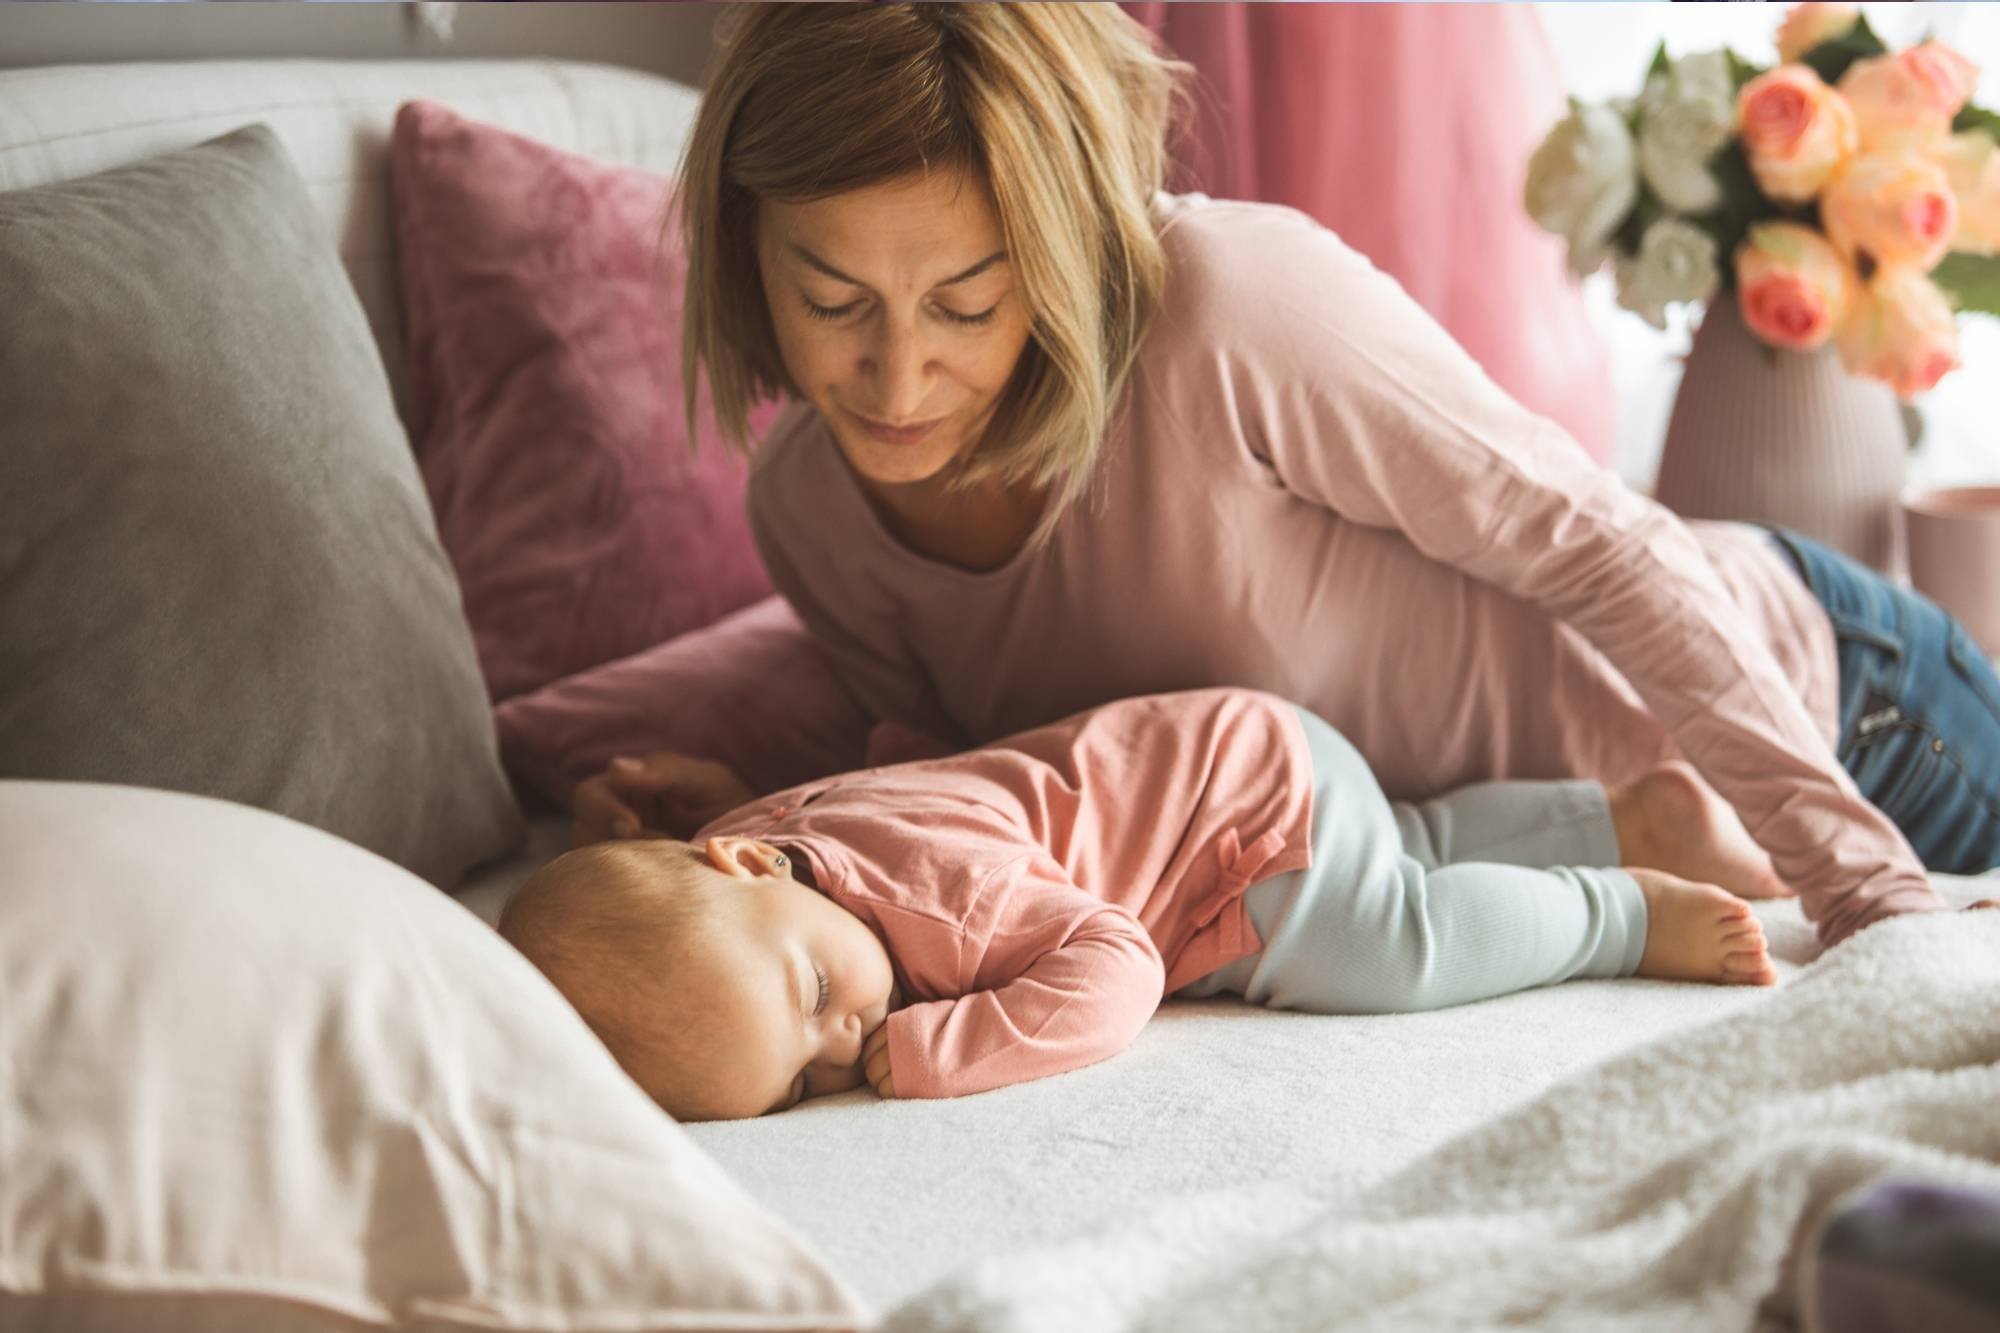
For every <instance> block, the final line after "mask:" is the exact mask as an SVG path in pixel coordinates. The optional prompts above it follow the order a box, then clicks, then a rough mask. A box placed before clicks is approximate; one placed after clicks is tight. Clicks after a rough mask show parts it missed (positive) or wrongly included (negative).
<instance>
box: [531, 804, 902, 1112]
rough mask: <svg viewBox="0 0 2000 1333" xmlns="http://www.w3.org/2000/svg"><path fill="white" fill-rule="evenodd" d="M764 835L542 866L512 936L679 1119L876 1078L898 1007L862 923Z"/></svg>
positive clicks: (642, 846)
mask: <svg viewBox="0 0 2000 1333" xmlns="http://www.w3.org/2000/svg"><path fill="white" fill-rule="evenodd" d="M792 869H793V866H792V861H791V858H789V857H787V856H786V855H784V854H783V853H782V852H780V851H779V850H778V849H777V848H776V847H773V846H772V845H771V844H769V843H766V842H759V841H757V840H755V839H753V838H738V837H726V838H710V839H709V840H708V842H707V844H706V845H705V846H702V847H695V846H693V845H691V844H689V843H685V842H673V841H669V840H666V839H647V840H642V841H621V842H600V843H594V844H592V845H590V846H588V847H580V848H578V849H577V850H575V851H573V852H570V853H568V854H567V855H564V856H561V857H558V858H557V859H556V860H554V861H552V862H550V863H549V864H548V865H547V866H544V867H543V868H542V869H541V870H539V871H537V872H536V873H535V874H534V875H533V876H532V877H531V878H530V879H529V880H528V881H527V882H526V883H525V884H523V885H522V886H521V887H520V889H519V890H518V891H517V892H516V893H515V894H514V896H513V898H512V899H510V900H509V901H508V903H507V907H506V910H505V911H504V912H502V913H501V915H500V933H501V934H502V935H504V936H505V937H506V938H507V939H508V941H509V942H510V943H512V944H513V945H514V947H516V948H517V949H519V950H520V951H521V952H522V953H524V954H526V955H527V957H528V959H529V961H531V962H532V963H534V964H535V966H536V967H539V968H540V969H541V970H542V972H543V973H544V974H546V975H547V976H548V978H549V979H550V980H551V981H553V982H554V983H555V984H556V988H557V989H558V990H560V991H562V993H563V994H564V995H565V996H566V997H568V999H569V1001H570V1003H571V1004H573V1005H574V1006H576V1010H577V1012H578V1013H580V1014H581V1015H583V1019H584V1021H585V1022H586V1023H588V1024H589V1025H590V1027H591V1029H592V1030H593V1031H594V1032H596V1033H597V1035H598V1036H599V1037H600V1038H601V1039H602V1040H603V1041H604V1044H605V1045H606V1046H608V1047H610V1049H611V1053H612V1054H613V1055H615V1056H616V1057H618V1062H619V1063H620V1064H621V1065H623V1066H624V1067H625V1070H626V1072H627V1073H629V1074H631V1075H632V1077H633V1078H634V1079H635V1080H636V1081H637V1082H638V1084H639V1086H640V1087H642V1088H644V1089H645V1090H646V1091H647V1093H648V1094H650V1095H651V1096H652V1098H653V1100H655V1101H657V1102H658V1103H659V1104H660V1105H661V1106H662V1107H663V1108H665V1109H666V1111H667V1112H668V1113H669V1114H670V1115H672V1116H673V1117H674V1118H675V1119H677V1120H732V1119H740V1118H743V1117H747V1116H755V1115H762V1114H764V1113H765V1112H766V1111H778V1110H783V1109H784V1108H785V1107H787V1106H790V1105H792V1104H793V1103H794V1102H797V1101H798V1100H800V1099H801V1098H803V1097H815V1096H818V1095H820V1094H822V1093H829V1092H842V1091H845V1090H846V1089H848V1088H857V1087H860V1086H861V1085H862V1082H863V1078H862V1074H861V1045H862V1043H863V1042H864V1041H865V1040H866V1039H867V1037H868V1036H869V1034H870V1033H872V1032H873V1031H874V1030H875V1029H876V1028H877V1027H879V1026H880V1025H881V1024H882V1021H883V1020H884V1019H885V1018H887V1017H888V1014H889V1010H890V1009H891V1008H893V1007H894V1004H895V994H894V991H895V983H894V977H893V975H892V973H891V971H890V966H889V955H888V951H887V950H885V949H884V948H883V947H882V942H881V941H880V940H879V939H877V938H876V937H875V933H874V932H873V931H871V930H870V929H869V928H868V927H867V926H866V925H865V924H863V923H862V921H861V920H860V918H858V917H856V916H855V915H854V914H853V913H851V912H849V911H847V910H846V909H845V908H843V907H841V906H839V905H838V904H836V903H834V902H833V901H832V900H831V899H829V898H828V897H826V896H825V895H824V894H822V893H820V892H818V891H817V890H815V889H813V888H810V887H808V886H807V885H805V884H801V883H800V882H799V881H798V880H796V879H794V878H793V877H792Z"/></svg>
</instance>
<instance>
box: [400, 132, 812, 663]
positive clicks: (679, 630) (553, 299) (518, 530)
mask: <svg viewBox="0 0 2000 1333" xmlns="http://www.w3.org/2000/svg"><path fill="white" fill-rule="evenodd" d="M390 163H391V184H392V186H393V189H394V197H395V214H396V239H397V245H398V250H399V262H400V264H401V271H402V287H403V302H404V309H405V312H406V315H407V320H408V341H409V354H410V362H409V371H410V384H409V387H410V396H409V413H410V421H409V425H410V434H411V438H412V440H413V442H414V445H415V448H416V451H417V458H418V462H419V463H420V465H421V467H422V470H423V476H424V483H425V485H426V487H427V488H428V489H429V491H430V497H431V505H432V508H433V510H434V511H435V513H436V515H437V524H438V532H439V535H440V537H441V538H442V539H443V542H444V548H445V551H446V552H447V553H448V554H449V556H450V557H451V562H452V565H453V567H454V568H455V569H456V571H457V573H458V581H459V586H460V587H461V588H462V589H463V591H464V596H465V611H466V617H467V619H468V620H470V621H471V623H472V632H473V638H474V640H475V642H476V644H477V647H478V652H479V662H480V666H481V669H482V670H483V671H484V673H485V677H486V683H487V686H488V689H489V691H490V693H491V694H492V697H493V698H494V699H495V700H501V699H506V698H508V697H510V696H513V695H516V694H520V693H522V692H524V691H527V690H532V689H535V688H537V687H538V686H541V685H544V684H547V683H548V682H549V681H552V680H555V679H558V678H560V677H563V676H567V675H570V674H571V673H573V672H576V671H580V670H582V669H584V668H586V667H591V666H596V665H597V664H599V663H601V662H608V661H611V660H612V659H614V658H621V657H625V656H627V655H629V654H631V653H635V652H638V651H639V650H641V649H644V648H648V647H651V646H652V645H654V644H656V643H660V642H662V641H663V640H666V639H671V638H673V637H674V636H675V635H677V634H683V633H686V632H687V631H688V630H691V629H697V628H699V627H700V626H703V625H706V624H708V623H710V622H711V621H713V620H715V619H716V618H718V617H719V616H722V615H724V614H726V613H728V612H730V611H733V610H735V609H737V608H738V607H741V606H745V605H747V604H748V603H751V602H754V601H756V600H757V599H759V598H761V597H763V596H765V595H766V594H767V593H769V592H770V590H771V585H770V582H769V580H768V579H767V578H766V577H765V574H764V570H763V566H762V564H761V563H760V562H759V560H758V558H757V553H756V549H755V547H754V546H753V545H752V543H751V539H750V529H749V523H748V521H747V519H746V518H745V515H744V510H743V493H744V475H745V464H744V461H743V459H742V458H741V456H740V455H738V454H736V453H735V452H734V451H732V450H730V449H729V448H727V447H726V446H725V445H724V444H723V443H722V440H721V436H720V433H719V432H718V431H717V430H716V428H715V426H714V422H713V418H712V416H711V415H710V413H709V412H708V410H707V408H706V407H705V406H704V408H703V410H702V413H701V415H700V418H699V422H698V426H697V429H696V432H695V437H694V439H693V440H692V441H690V439H689V438H688V432H687V427H686V422H685V418H684V414H683V410H682V394H681V374H680V319H681V304H682V297H683V292H684V290H685V286H686V265H685V262H684V259H683V257H682V255H681V253H680V250H679V248H678V240H677V235H676V233H675V231H674V230H673V229H671V228H668V227H666V226H665V225H664V224H665V221H666V216H667V214H666V209H667V202H668V197H669V191H670V189H671V186H672V182H671V181H670V180H669V179H668V178H667V177H664V176H660V175H656V174H654V173H652V172H646V171H639V170H636V169H632V168H627V167H619V166H613V165H608V164H605V163H601V162H594V161H591V160H590V159H588V158H583V157H578V156H576V155H575V154H572V153H566V152H562V151H560V150H558V149H554V148H550V147H548V146H546V145H544V144H540V143H537V142H535V141H534V140H532V139H526V138H522V137H521V136H520V135H517V134H511V133H508V132H507V131H504V130H501V129H497V128H495V127H493V126H490V125H484V124H481V123H479V122H477V121H473V120H468V119H466V118H465V117H463V116H461V115H459V114H457V113H456V112H454V111H452V110H451V109H449V108H448V107H444V106H441V105H438V104H437V103H434V102H412V103H409V104H408V105H406V106H404V107H403V108H402V109H401V110H400V111H399V112H398V113H397V116H396V126H395V134H394V141H393V144H392V149H391V154H390ZM775 415H776V407H775V405H770V406H766V407H765V408H764V409H763V410H762V411H761V412H760V413H759V414H758V415H757V416H755V417H754V418H753V420H752V422H751V426H752V428H753V429H755V430H762V429H763V428H764V426H766V425H768V424H769V421H770V420H771V418H772V417H774V416H775ZM691 446H692V447H691Z"/></svg>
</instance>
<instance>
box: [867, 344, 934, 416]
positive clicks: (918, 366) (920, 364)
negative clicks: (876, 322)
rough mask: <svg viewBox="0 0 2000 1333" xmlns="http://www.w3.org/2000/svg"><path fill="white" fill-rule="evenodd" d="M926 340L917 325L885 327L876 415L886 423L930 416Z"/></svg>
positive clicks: (878, 356)
mask: <svg viewBox="0 0 2000 1333" xmlns="http://www.w3.org/2000/svg"><path fill="white" fill-rule="evenodd" d="M925 356H926V352H925V349H924V346H923V341H922V339H921V338H919V337H918V336H917V332H916V330H914V329H908V328H885V329H884V330H883V333H882V336H881V339H880V340H879V341H878V342H877V344H876V347H875V357H874V360H875V366H874V371H875V379H876V403H875V419H876V420H878V421H880V422H881V423H882V424H884V425H886V426H913V425H916V424H917V423H918V422H920V421H924V420H927V419H928V418H927V417H926V405H925V402H924V399H925V396H926V395H927V393H928V390H927V389H926V387H925V382H924V381H925V375H924V359H925Z"/></svg>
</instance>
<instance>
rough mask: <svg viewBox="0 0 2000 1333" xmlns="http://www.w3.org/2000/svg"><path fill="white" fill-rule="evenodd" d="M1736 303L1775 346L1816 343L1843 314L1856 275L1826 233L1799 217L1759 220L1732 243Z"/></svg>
mask: <svg viewBox="0 0 2000 1333" xmlns="http://www.w3.org/2000/svg"><path fill="white" fill-rule="evenodd" d="M1735 262H1736V304H1737V308H1738V309H1740V310H1741V311H1742V312H1743V322H1744V324H1746V325H1748V326H1749V329H1750V331H1751V332H1752V333H1754V334H1756V335H1757V336H1758V337H1759V338H1762V339H1763V340H1764V341H1765V342H1767V343H1770V344H1771V345H1772V346H1774V347H1796V348H1799V349H1801V350H1806V349H1810V348H1814V347H1818V346H1820V345H1821V344H1822V343H1824V342H1825V341H1826V340H1827V339H1828V338H1829V337H1831V336H1832V335H1833V331H1834V329H1835V328H1836V327H1838V326H1839V324H1840V321H1841V320H1842V318H1844V317H1845V316H1846V314H1847V308H1848V305H1849V303H1850V302H1851V301H1852V300H1853V295H1854V275H1853V272H1852V270H1850V269H1849V268H1848V266H1847V261H1846V260H1844V259H1842V258H1841V257H1840V253H1839V252H1838V251H1836V250H1835V249H1834V248H1833V247H1832V246H1831V245H1829V244H1827V240H1826V238H1825V237H1824V236H1821V235H1820V234H1819V233H1818V232H1816V231H1814V230H1813V229H1812V228H1811V227H1807V226H1804V225H1802V224H1800V223H1797V222H1760V223H1758V224H1756V225H1755V226H1753V227H1751V228H1750V232H1749V235H1747V236H1745V237H1744V239H1743V244H1741V245H1739V246H1737V247H1736V261H1735Z"/></svg>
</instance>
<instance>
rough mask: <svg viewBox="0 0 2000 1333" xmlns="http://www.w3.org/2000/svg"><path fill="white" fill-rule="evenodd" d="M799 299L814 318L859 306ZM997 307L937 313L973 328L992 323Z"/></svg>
mask: <svg viewBox="0 0 2000 1333" xmlns="http://www.w3.org/2000/svg"><path fill="white" fill-rule="evenodd" d="M799 301H800V303H801V304H802V305H804V306H805V308H806V314H808V315H810V316H811V317H812V318H814V319H825V320H835V319H843V318H845V317H846V316H848V315H851V314H853V313H854V312H855V311H856V310H858V309H860V307H861V302H859V301H849V302H848V303H847V304H846V305H821V304H820V303H819V302H817V301H812V300H808V299H807V298H805V297H803V296H801V297H800V298H799ZM999 309H1000V307H999V306H998V305H997V304H996V305H991V306H988V307H987V308H986V309H984V310H982V311H980V312H979V313H978V314H976V315H961V314H959V313H958V312H957V311H956V310H943V309H940V310H939V311H938V313H939V314H940V315H942V316H944V317H945V318H946V319H948V320H950V321H951V322H952V323H954V324H963V325H965V326H967V327H968V328H974V327H977V326H979V325H981V324H990V323H992V322H993V316H994V314H995V313H996V312H997V311H998V310H999Z"/></svg>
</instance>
